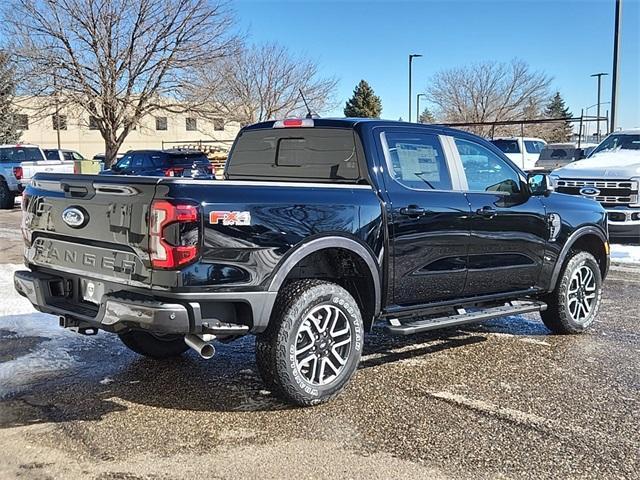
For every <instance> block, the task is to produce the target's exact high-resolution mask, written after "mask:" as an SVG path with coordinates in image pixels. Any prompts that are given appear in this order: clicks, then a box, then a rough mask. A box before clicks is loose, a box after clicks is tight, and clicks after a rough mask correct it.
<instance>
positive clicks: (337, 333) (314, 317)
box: [295, 305, 351, 385]
mask: <svg viewBox="0 0 640 480" xmlns="http://www.w3.org/2000/svg"><path fill="white" fill-rule="evenodd" d="M295 349H296V350H295V359H296V369H297V370H298V372H299V373H300V375H301V376H302V377H303V378H304V379H305V380H306V381H307V382H309V383H311V384H312V385H327V384H329V383H331V382H332V381H333V380H335V379H336V378H337V377H338V376H339V375H340V373H341V372H342V371H343V370H344V367H345V365H346V364H347V361H348V360H349V355H350V354H351V326H350V324H349V321H348V319H347V317H346V315H345V314H344V312H343V311H342V310H341V309H339V308H338V307H336V306H334V305H319V306H317V307H315V308H314V309H313V310H311V312H309V314H308V315H307V316H306V317H305V319H304V320H303V322H302V323H301V324H300V327H299V328H298V332H297V334H296V345H295Z"/></svg>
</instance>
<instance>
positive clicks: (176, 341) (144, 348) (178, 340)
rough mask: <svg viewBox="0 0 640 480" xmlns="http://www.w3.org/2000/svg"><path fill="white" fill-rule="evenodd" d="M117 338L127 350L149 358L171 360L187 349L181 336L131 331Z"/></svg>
mask: <svg viewBox="0 0 640 480" xmlns="http://www.w3.org/2000/svg"><path fill="white" fill-rule="evenodd" d="M118 336H119V337H120V340H122V343H124V344H125V345H126V346H127V347H129V349H131V350H133V351H134V352H136V353H138V354H140V355H144V356H145V357H150V358H156V359H163V358H173V357H177V356H179V355H181V354H183V353H184V352H186V351H187V350H188V349H189V347H188V346H187V344H186V343H184V337H183V336H182V335H154V334H152V333H149V332H143V331H140V330H131V331H128V332H126V333H120V334H119V335H118Z"/></svg>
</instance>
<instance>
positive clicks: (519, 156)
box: [490, 137, 547, 171]
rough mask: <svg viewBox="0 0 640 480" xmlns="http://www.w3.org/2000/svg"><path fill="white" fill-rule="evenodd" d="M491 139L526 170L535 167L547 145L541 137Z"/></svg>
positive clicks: (510, 158)
mask: <svg viewBox="0 0 640 480" xmlns="http://www.w3.org/2000/svg"><path fill="white" fill-rule="evenodd" d="M490 141H491V143H493V144H494V145H495V146H496V147H498V148H499V149H500V150H502V152H503V153H504V154H505V155H506V156H507V157H509V160H511V161H512V162H513V163H515V164H516V165H518V166H519V167H520V168H521V169H523V170H524V171H530V170H533V169H534V167H535V166H536V162H537V161H538V158H540V152H542V149H543V148H544V147H545V146H546V145H547V142H545V141H544V140H542V139H541V138H533V137H498V138H494V139H493V140H490Z"/></svg>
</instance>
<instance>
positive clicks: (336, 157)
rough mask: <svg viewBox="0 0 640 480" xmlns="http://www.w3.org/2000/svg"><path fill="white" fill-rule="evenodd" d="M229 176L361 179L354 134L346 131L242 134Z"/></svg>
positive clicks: (287, 130)
mask: <svg viewBox="0 0 640 480" xmlns="http://www.w3.org/2000/svg"><path fill="white" fill-rule="evenodd" d="M227 176H228V177H229V178H230V179H234V178H244V179H248V178H254V179H262V178H282V179H291V180H299V181H304V180H311V181H346V180H357V179H359V178H360V171H359V167H358V161H357V156H356V145H355V139H354V133H353V131H352V130H351V129H343V128H299V129H286V128H285V129H269V130H267V129H261V130H249V131H246V132H243V133H242V135H241V136H240V137H239V138H238V140H237V142H236V144H235V146H234V148H233V151H232V152H231V155H230V158H229V163H228V166H227Z"/></svg>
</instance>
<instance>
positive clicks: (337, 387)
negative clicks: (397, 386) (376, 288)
mask: <svg viewBox="0 0 640 480" xmlns="http://www.w3.org/2000/svg"><path fill="white" fill-rule="evenodd" d="M322 326H324V330H322V328H321V327H322ZM314 332H316V333H317V336H315V335H313V333H314ZM341 332H344V333H341ZM339 333H341V335H338V334H339ZM347 338H348V341H347ZM325 339H327V340H326V341H325ZM345 342H346V343H345ZM363 342H364V325H363V321H362V315H361V314H360V309H359V308H358V304H357V303H356V301H355V300H354V298H353V297H352V296H351V295H350V294H349V292H347V291H346V290H345V289H344V288H342V287H341V286H339V285H336V284H335V283H330V282H326V281H322V280H315V279H307V280H298V281H295V282H292V283H289V284H287V285H286V286H285V287H283V289H282V290H281V291H280V293H279V294H278V298H277V300H276V306H275V308H274V310H273V312H272V314H271V319H270V321H269V326H268V328H267V330H266V331H265V332H263V333H261V334H259V335H258V336H257V338H256V362H257V364H258V371H259V372H260V376H261V377H262V379H263V381H264V383H265V385H266V386H267V388H269V389H270V390H271V392H272V393H273V394H275V395H276V396H279V397H280V398H282V399H283V400H285V401H287V402H289V403H293V404H296V405H302V406H309V405H317V404H320V403H324V402H327V401H329V400H331V399H332V398H333V397H335V396H336V395H338V394H339V393H340V392H341V391H342V389H343V388H344V386H345V385H346V384H347V383H348V382H349V380H350V379H351V377H352V376H353V374H354V373H355V371H356V369H357V367H358V363H359V362H360V356H361V353H362V347H363ZM310 345H311V346H310ZM347 347H348V348H347ZM305 349H309V350H305ZM300 351H303V352H305V353H298V354H296V352H300ZM314 352H316V353H314ZM314 355H315V356H316V357H317V358H315V359H312V360H311V361H310V362H309V363H307V364H303V361H304V359H301V357H306V358H309V357H310V356H314ZM329 362H330V363H331V365H333V366H336V365H335V364H340V365H338V369H337V370H336V369H334V368H332V367H331V366H329ZM341 362H344V363H341ZM312 365H314V366H313V367H312ZM323 365H324V366H323ZM309 377H311V378H309ZM323 382H326V383H323Z"/></svg>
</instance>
